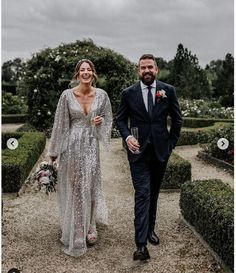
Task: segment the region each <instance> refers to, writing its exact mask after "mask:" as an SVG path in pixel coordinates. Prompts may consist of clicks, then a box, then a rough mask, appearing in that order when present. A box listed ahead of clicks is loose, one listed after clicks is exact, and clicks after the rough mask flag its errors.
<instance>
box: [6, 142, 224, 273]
mask: <svg viewBox="0 0 236 273" xmlns="http://www.w3.org/2000/svg"><path fill="white" fill-rule="evenodd" d="M101 162H102V171H103V172H102V173H103V187H104V192H105V196H106V200H107V204H108V209H109V225H108V226H98V232H99V241H98V243H97V245H96V246H94V247H93V248H90V249H89V250H88V252H87V253H86V254H85V255H83V256H82V257H79V258H73V257H70V256H67V255H65V254H64V253H63V252H62V251H61V247H62V245H61V243H60V241H59V238H60V234H59V233H60V231H59V225H58V218H57V215H58V211H57V202H56V194H54V193H53V194H51V195H50V196H46V195H45V194H44V193H43V192H34V190H33V189H32V188H26V191H25V193H22V194H20V196H19V197H16V194H4V195H3V221H2V225H3V227H2V244H3V246H2V254H3V255H2V272H3V273H7V272H8V270H9V269H10V268H13V267H16V268H18V269H20V270H22V272H23V273H39V272H43V273H53V272H56V273H111V272H120V273H135V272H137V273H139V272H147V273H149V272H153V273H154V272H155V273H157V272H158V273H213V272H214V273H225V272H224V271H223V269H221V268H220V266H219V265H218V263H217V262H216V261H215V260H214V258H213V257H212V256H211V254H210V253H209V252H208V251H207V250H206V249H205V248H204V247H203V246H202V244H201V243H200V242H199V241H198V240H197V239H196V237H195V236H194V234H193V233H192V232H191V231H190V230H189V229H188V228H187V227H186V226H185V225H184V223H183V222H182V221H181V220H180V209H179V192H169V193H168V192H166V191H163V192H161V194H160V200H159V206H158V215H159V221H158V225H157V227H156V231H157V233H158V234H159V236H160V242H161V243H160V245H159V246H152V245H148V248H149V251H150V255H151V259H150V260H149V261H148V262H146V263H142V262H134V261H133V260H132V254H133V251H134V250H135V245H134V227H133V188H132V185H131V178H130V173H129V168H128V162H127V159H126V154H125V152H124V151H123V149H122V145H121V140H120V139H112V149H111V152H110V153H108V154H107V153H104V152H101ZM201 173H202V172H201Z"/></svg>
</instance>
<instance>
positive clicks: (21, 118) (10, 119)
mask: <svg viewBox="0 0 236 273" xmlns="http://www.w3.org/2000/svg"><path fill="white" fill-rule="evenodd" d="M27 118H28V115H27V114H13V115H2V123H3V124H5V123H25V122H26V121H27Z"/></svg>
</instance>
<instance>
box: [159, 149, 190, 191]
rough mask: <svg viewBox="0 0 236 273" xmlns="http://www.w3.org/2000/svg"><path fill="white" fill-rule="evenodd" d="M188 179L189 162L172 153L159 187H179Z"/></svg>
mask: <svg viewBox="0 0 236 273" xmlns="http://www.w3.org/2000/svg"><path fill="white" fill-rule="evenodd" d="M188 180H191V164H190V162H189V161H187V160H185V159H183V158H182V157H180V156H179V155H177V154H175V153H172V155H171V156H170V159H169V161H168V164H167V168H166V173H165V176H164V179H163V182H162V185H161V188H162V189H179V188H180V187H181V185H182V184H183V183H184V182H186V181H188Z"/></svg>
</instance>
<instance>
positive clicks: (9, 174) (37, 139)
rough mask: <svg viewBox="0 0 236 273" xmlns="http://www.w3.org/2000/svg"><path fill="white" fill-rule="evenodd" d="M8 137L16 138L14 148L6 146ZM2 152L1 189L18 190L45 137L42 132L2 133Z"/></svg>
mask: <svg viewBox="0 0 236 273" xmlns="http://www.w3.org/2000/svg"><path fill="white" fill-rule="evenodd" d="M10 137H14V138H17V139H18V142H19V145H18V148H17V149H15V150H10V149H8V148H6V141H7V139H9V138H10ZM2 139H3V142H2V146H3V148H4V149H3V152H2V190H3V192H18V191H19V190H20V188H21V186H22V184H23V182H24V180H25V179H26V178H27V176H28V175H29V173H30V171H31V169H32V167H33V166H34V164H35V163H36V161H37V160H38V158H39V156H40V155H41V153H42V152H43V150H44V147H45V144H46V137H45V135H44V134H43V133H39V132H33V133H23V132H22V133H3V137H2Z"/></svg>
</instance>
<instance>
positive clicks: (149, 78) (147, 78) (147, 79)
mask: <svg viewBox="0 0 236 273" xmlns="http://www.w3.org/2000/svg"><path fill="white" fill-rule="evenodd" d="M155 78H156V76H155V75H153V74H152V73H151V72H146V73H143V74H142V76H140V77H139V79H140V80H141V81H142V82H143V83H144V84H145V85H151V84H152V83H153V82H154V80H155Z"/></svg>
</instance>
